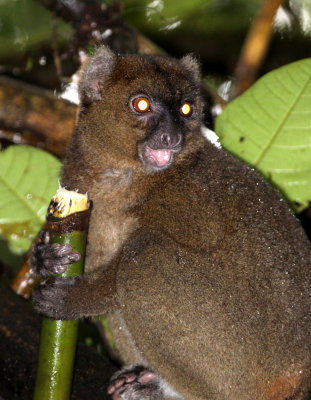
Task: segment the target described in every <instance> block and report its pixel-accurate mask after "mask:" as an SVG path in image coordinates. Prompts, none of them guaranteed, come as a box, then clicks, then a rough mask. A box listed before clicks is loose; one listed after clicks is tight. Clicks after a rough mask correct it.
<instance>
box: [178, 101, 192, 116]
mask: <svg viewBox="0 0 311 400" xmlns="http://www.w3.org/2000/svg"><path fill="white" fill-rule="evenodd" d="M179 112H180V114H181V115H182V116H183V117H188V116H189V115H191V114H192V106H191V104H190V103H184V104H183V105H182V106H181V107H180V109H179Z"/></svg>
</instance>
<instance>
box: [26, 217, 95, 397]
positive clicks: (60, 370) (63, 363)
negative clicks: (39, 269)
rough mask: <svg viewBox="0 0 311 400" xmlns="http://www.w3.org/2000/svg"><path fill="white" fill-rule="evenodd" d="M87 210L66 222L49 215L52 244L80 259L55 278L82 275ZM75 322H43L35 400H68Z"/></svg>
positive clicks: (76, 327)
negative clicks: (62, 246)
mask: <svg viewBox="0 0 311 400" xmlns="http://www.w3.org/2000/svg"><path fill="white" fill-rule="evenodd" d="M88 218H89V210H87V211H84V212H79V213H75V214H72V215H69V216H67V217H65V218H55V217H53V216H51V215H48V217H47V221H48V229H49V230H50V234H51V243H60V244H70V245H71V247H72V249H73V250H74V251H79V253H80V254H81V259H80V260H79V261H78V262H75V263H73V264H70V265H68V266H67V270H66V272H64V273H63V274H60V275H58V276H61V277H72V276H75V275H78V274H82V273H83V266H84V256H85V246H86V237H87V233H86V231H87V224H88ZM77 332H78V321H77V320H66V321H62V320H54V319H50V318H43V321H42V327H41V336H40V347H39V355H38V368H37V376H36V384H35V392H34V400H43V399H44V400H68V399H69V398H70V392H71V382H72V375H73V367H74V360H75V350H76V341H77Z"/></svg>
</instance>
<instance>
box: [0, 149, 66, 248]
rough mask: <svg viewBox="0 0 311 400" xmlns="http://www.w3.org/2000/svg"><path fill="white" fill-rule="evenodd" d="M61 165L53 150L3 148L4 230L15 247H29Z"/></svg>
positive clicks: (0, 227) (0, 217)
mask: <svg viewBox="0 0 311 400" xmlns="http://www.w3.org/2000/svg"><path fill="white" fill-rule="evenodd" d="M60 165H61V163H60V161H58V160H57V159H56V158H55V157H53V156H52V155H51V154H49V153H46V152H44V151H42V150H39V149H36V148H34V147H30V146H10V147H9V148H8V149H6V150H5V151H2V152H0V234H1V236H2V237H3V238H5V239H6V240H8V241H9V245H10V248H11V249H12V251H14V252H21V251H25V250H27V249H28V248H29V246H30V244H31V241H32V240H33V238H34V237H35V235H36V234H37V232H38V230H39V229H40V227H41V225H42V223H43V222H44V220H45V215H46V210H47V207H48V205H49V202H50V200H51V197H52V196H53V195H54V194H55V192H56V190H57V187H58V174H59V169H60Z"/></svg>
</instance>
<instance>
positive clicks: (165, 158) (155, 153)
mask: <svg viewBox="0 0 311 400" xmlns="http://www.w3.org/2000/svg"><path fill="white" fill-rule="evenodd" d="M150 155H151V156H152V157H153V158H154V159H155V161H156V162H157V164H158V165H165V164H167V163H168V162H169V161H170V159H171V151H170V150H167V149H165V150H151V149H150Z"/></svg>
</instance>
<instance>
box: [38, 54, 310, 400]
mask: <svg viewBox="0 0 311 400" xmlns="http://www.w3.org/2000/svg"><path fill="white" fill-rule="evenodd" d="M199 80H200V78H199V68H198V65H197V62H196V61H195V60H194V59H193V58H192V57H190V56H186V57H184V58H182V59H181V60H175V59H170V58H164V57H156V56H136V55H127V56H117V55H115V54H114V53H112V52H111V51H110V50H109V49H108V48H106V47H102V48H99V49H98V50H97V52H96V53H95V55H94V56H93V57H92V58H91V59H90V61H89V63H88V65H87V67H86V69H85V71H84V76H83V79H82V83H81V85H80V97H81V112H80V115H79V118H78V122H77V125H76V128H75V132H74V134H73V138H72V141H71V144H70V146H69V149H68V152H67V155H66V158H65V161H64V167H63V171H62V186H65V187H66V188H67V189H77V188H78V189H79V191H80V192H88V193H89V196H90V198H91V200H92V202H93V211H92V217H91V223H90V229H89V240H88V242H89V243H88V247H87V262H86V273H85V274H84V275H83V276H79V277H75V278H65V279H61V278H53V277H51V278H48V279H47V280H46V281H45V282H43V283H41V284H40V285H38V286H37V288H36V290H35V292H34V304H35V307H36V309H37V310H38V311H39V312H40V313H42V314H44V315H46V316H49V317H52V318H61V319H68V318H81V317H84V316H94V315H98V314H106V315H107V316H108V320H109V323H110V328H111V329H112V331H113V333H114V338H115V341H116V343H117V346H118V349H119V351H120V354H121V355H122V358H123V360H124V363H125V364H126V365H130V366H129V367H127V368H125V369H123V370H121V372H119V373H118V374H117V375H115V376H114V377H113V378H112V380H111V384H110V386H109V388H108V392H109V393H111V394H112V397H113V399H115V400H116V399H127V400H129V399H132V400H133V399H141V400H142V399H163V398H165V399H168V398H172V397H178V398H181V399H184V400H199V399H217V400H225V399H235V400H246V399H249V400H257V399H262V400H264V399H270V400H272V399H273V400H281V399H302V398H304V397H305V396H306V394H307V391H308V387H309V386H310V376H311V373H310V363H311V358H310V343H311V341H310V332H311V321H310V319H311V317H310V304H311V299H310V293H311V290H310V286H311V285H310V283H311V282H310V278H311V250H310V243H309V241H308V240H307V238H306V236H305V234H304V232H303V230H302V228H301V227H300V224H299V222H298V221H297V220H296V219H295V217H294V216H293V215H292V213H291V211H290V210H289V208H288V205H287V204H286V203H285V202H284V201H282V200H281V199H280V196H279V194H278V193H277V192H276V191H275V190H274V189H272V188H271V187H270V185H269V184H267V183H265V182H264V181H263V180H262V179H261V177H259V176H258V175H257V173H255V172H254V171H253V170H252V169H251V168H249V167H248V166H246V165H244V164H243V163H241V162H240V161H238V160H237V159H235V158H234V157H232V156H231V155H229V154H227V153H226V152H225V151H224V150H220V149H218V148H216V147H214V146H213V145H212V144H210V143H208V142H207V141H206V140H205V139H204V137H203V136H202V134H201V119H202V102H201V97H200V93H199ZM241 129H243V127H241ZM47 241H48V235H47V236H46V237H45V240H44V241H43V243H42V244H40V245H38V246H37V248H36V251H35V257H34V258H35V262H34V268H35V269H36V270H37V272H39V273H41V274H42V275H43V276H46V277H48V276H50V275H53V274H54V273H55V272H59V271H60V270H64V269H65V268H66V267H65V265H66V263H69V262H72V261H74V260H76V259H77V257H78V255H77V254H75V253H73V252H72V250H71V249H68V248H67V247H62V248H61V249H59V248H55V247H53V246H52V245H49V244H48V243H47Z"/></svg>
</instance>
